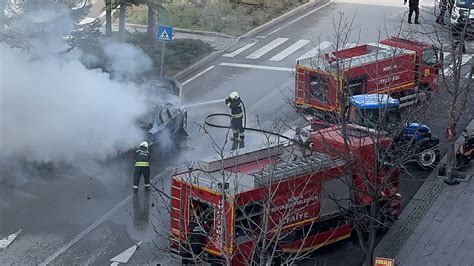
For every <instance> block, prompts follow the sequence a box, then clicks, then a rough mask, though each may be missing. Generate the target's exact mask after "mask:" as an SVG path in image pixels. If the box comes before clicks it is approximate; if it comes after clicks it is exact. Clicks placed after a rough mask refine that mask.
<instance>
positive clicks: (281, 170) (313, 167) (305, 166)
mask: <svg viewBox="0 0 474 266" xmlns="http://www.w3.org/2000/svg"><path fill="white" fill-rule="evenodd" d="M341 163H343V162H342V161H341V160H338V159H336V160H333V159H332V158H330V157H329V156H328V155H326V154H322V153H316V154H315V155H313V156H312V157H310V158H304V159H302V160H298V161H294V162H288V163H286V164H282V165H277V166H272V167H271V168H268V169H266V170H264V171H261V172H257V173H254V174H253V176H254V177H255V178H256V179H257V180H258V182H259V183H260V184H262V183H265V182H267V181H268V178H272V179H273V180H281V179H285V178H290V177H294V176H297V175H301V174H305V173H309V172H314V171H319V170H321V169H325V168H329V167H332V166H335V165H341Z"/></svg>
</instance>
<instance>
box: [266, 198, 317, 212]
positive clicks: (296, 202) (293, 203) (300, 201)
mask: <svg viewBox="0 0 474 266" xmlns="http://www.w3.org/2000/svg"><path fill="white" fill-rule="evenodd" d="M303 197H304V196H303V195H300V196H297V197H291V198H290V199H289V200H288V202H287V203H286V204H284V205H280V206H276V207H273V208H272V209H271V210H270V212H279V211H283V210H286V209H288V208H295V207H298V206H300V205H306V204H314V203H316V202H318V201H319V195H313V196H310V197H308V198H303Z"/></svg>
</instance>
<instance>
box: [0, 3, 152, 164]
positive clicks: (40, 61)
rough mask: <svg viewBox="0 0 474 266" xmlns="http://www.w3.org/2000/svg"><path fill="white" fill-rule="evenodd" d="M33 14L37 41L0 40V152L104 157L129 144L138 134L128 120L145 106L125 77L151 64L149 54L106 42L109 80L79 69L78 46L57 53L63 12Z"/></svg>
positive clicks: (132, 121) (62, 46)
mask: <svg viewBox="0 0 474 266" xmlns="http://www.w3.org/2000/svg"><path fill="white" fill-rule="evenodd" d="M41 15H42V19H43V20H42V21H46V22H45V23H44V25H42V26H41V27H42V28H44V30H43V32H44V33H45V34H47V36H46V37H45V36H41V38H42V40H39V41H37V40H36V39H35V40H32V41H31V43H30V45H29V47H28V48H12V47H11V46H9V45H6V44H2V43H0V50H1V51H2V52H1V62H0V77H1V78H0V90H1V91H0V93H1V94H0V128H1V131H0V134H1V135H0V147H1V148H0V150H1V152H0V158H1V157H3V158H5V157H21V158H26V159H28V160H45V159H48V160H53V161H74V160H76V159H78V158H93V159H105V158H107V157H109V156H114V155H116V154H117V152H119V151H126V150H129V149H131V148H133V147H134V146H136V145H137V143H139V142H140V141H141V140H142V139H143V132H142V130H141V129H140V128H139V126H138V124H137V123H136V120H137V118H138V117H139V116H141V115H142V114H144V113H145V112H146V111H147V110H146V105H144V101H145V97H144V96H143V95H142V94H140V93H139V90H138V88H137V87H136V86H135V85H134V84H133V83H131V82H126V80H127V79H128V78H130V77H131V76H132V75H134V74H139V73H140V72H141V71H145V70H144V69H146V68H149V67H151V60H150V59H149V58H148V57H147V56H146V55H145V54H144V53H143V52H142V51H141V50H138V49H137V48H135V47H132V46H128V45H126V44H116V45H110V46H109V47H108V49H112V50H115V51H113V52H107V55H108V56H109V57H110V58H111V59H113V60H110V64H111V68H112V69H113V70H114V75H117V76H118V77H119V78H120V82H119V81H116V80H112V79H111V78H110V76H109V74H107V73H104V72H102V71H101V70H99V69H92V70H91V69H87V68H86V67H85V66H84V65H83V64H82V63H81V62H80V60H79V58H80V53H79V52H72V53H68V54H66V55H65V54H64V53H61V52H62V51H64V49H65V48H67V46H66V45H65V43H64V41H63V37H64V36H65V32H67V31H68V30H70V28H71V27H70V23H69V22H70V19H67V16H59V15H57V14H56V13H54V12H50V13H47V15H50V16H51V18H47V19H46V20H45V19H44V17H45V16H46V15H45V14H43V13H42V14H41ZM48 19H49V20H50V21H53V22H54V24H51V23H48ZM51 19H52V20H51ZM63 20H65V21H63ZM34 24H35V23H25V25H34ZM58 25H66V26H62V27H58ZM67 25H69V26H67ZM22 30H24V31H26V30H25V29H22ZM30 31H31V29H30ZM44 39H47V40H46V41H45V40H44ZM140 65H141V66H142V67H141V68H140V67H139V66H140ZM127 66H129V67H130V68H128V69H127Z"/></svg>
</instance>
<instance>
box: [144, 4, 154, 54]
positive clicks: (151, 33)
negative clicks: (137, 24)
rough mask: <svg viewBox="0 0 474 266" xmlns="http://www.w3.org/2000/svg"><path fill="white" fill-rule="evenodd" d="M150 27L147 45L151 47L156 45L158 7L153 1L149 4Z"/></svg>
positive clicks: (147, 31)
mask: <svg viewBox="0 0 474 266" xmlns="http://www.w3.org/2000/svg"><path fill="white" fill-rule="evenodd" d="M147 5H148V26H147V28H146V35H147V43H148V45H149V46H155V45H156V36H155V31H156V6H155V4H154V3H153V0H149V1H148V3H147Z"/></svg>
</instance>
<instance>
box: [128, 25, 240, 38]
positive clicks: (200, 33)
mask: <svg viewBox="0 0 474 266" xmlns="http://www.w3.org/2000/svg"><path fill="white" fill-rule="evenodd" d="M125 27H130V28H138V29H146V28H147V25H142V24H134V23H126V24H125ZM173 31H175V32H182V33H190V34H197V35H204V36H211V37H221V38H229V39H235V38H236V37H234V36H230V35H227V34H224V33H219V32H214V31H203V30H190V29H182V28H173Z"/></svg>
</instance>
